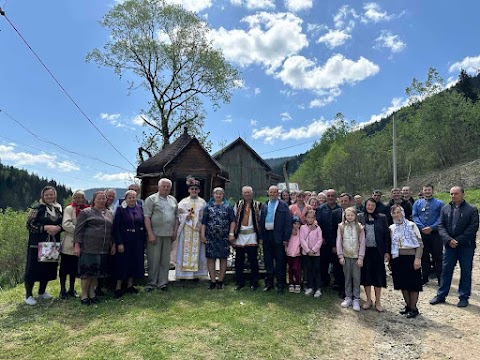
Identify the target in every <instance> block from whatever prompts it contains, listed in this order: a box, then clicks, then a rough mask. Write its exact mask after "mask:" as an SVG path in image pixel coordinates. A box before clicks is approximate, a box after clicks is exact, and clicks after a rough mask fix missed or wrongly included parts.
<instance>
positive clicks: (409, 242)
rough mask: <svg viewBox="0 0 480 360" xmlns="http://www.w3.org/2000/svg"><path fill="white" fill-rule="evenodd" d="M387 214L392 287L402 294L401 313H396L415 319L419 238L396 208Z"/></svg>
mask: <svg viewBox="0 0 480 360" xmlns="http://www.w3.org/2000/svg"><path fill="white" fill-rule="evenodd" d="M390 213H391V215H392V219H393V224H392V225H390V234H391V237H392V247H391V261H390V264H391V267H392V278H393V287H394V289H395V290H401V291H402V295H403V299H404V300H405V309H403V310H401V311H400V313H401V314H402V315H406V316H407V318H415V317H417V316H418V314H419V312H418V308H417V302H418V295H419V292H420V291H422V271H421V259H422V253H423V243H422V236H421V235H420V230H418V227H417V225H415V223H414V222H412V221H409V220H407V219H406V218H405V212H404V210H403V208H402V207H401V206H400V205H393V206H392V207H391V209H390Z"/></svg>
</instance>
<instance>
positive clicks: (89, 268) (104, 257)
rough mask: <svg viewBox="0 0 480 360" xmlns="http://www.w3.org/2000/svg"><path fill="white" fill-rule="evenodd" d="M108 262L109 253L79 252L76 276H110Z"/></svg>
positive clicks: (83, 277)
mask: <svg viewBox="0 0 480 360" xmlns="http://www.w3.org/2000/svg"><path fill="white" fill-rule="evenodd" d="M110 262H111V256H110V255H109V254H86V253H81V254H80V258H79V259H78V277H79V278H80V279H89V278H106V277H108V276H110V267H111V266H110Z"/></svg>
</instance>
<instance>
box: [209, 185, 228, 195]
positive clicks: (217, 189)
mask: <svg viewBox="0 0 480 360" xmlns="http://www.w3.org/2000/svg"><path fill="white" fill-rule="evenodd" d="M217 191H220V192H221V193H222V194H225V190H223V188H221V187H220V186H217V187H216V188H215V189H213V190H212V194H213V193H216V192H217Z"/></svg>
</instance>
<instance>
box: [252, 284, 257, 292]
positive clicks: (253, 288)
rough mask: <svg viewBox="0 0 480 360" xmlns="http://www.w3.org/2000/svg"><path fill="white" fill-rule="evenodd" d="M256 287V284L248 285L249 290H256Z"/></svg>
mask: <svg viewBox="0 0 480 360" xmlns="http://www.w3.org/2000/svg"><path fill="white" fill-rule="evenodd" d="M257 289H258V286H257V285H252V286H250V290H251V291H255V290H257Z"/></svg>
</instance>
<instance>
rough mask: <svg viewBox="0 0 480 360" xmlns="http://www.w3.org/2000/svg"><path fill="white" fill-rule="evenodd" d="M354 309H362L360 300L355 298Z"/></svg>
mask: <svg viewBox="0 0 480 360" xmlns="http://www.w3.org/2000/svg"><path fill="white" fill-rule="evenodd" d="M353 310H355V311H360V300H358V299H354V300H353Z"/></svg>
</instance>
